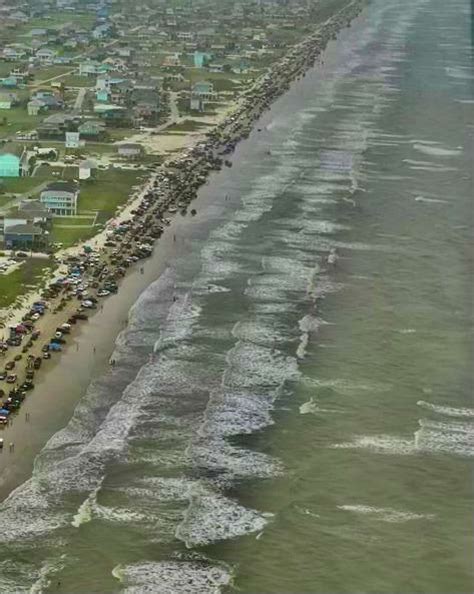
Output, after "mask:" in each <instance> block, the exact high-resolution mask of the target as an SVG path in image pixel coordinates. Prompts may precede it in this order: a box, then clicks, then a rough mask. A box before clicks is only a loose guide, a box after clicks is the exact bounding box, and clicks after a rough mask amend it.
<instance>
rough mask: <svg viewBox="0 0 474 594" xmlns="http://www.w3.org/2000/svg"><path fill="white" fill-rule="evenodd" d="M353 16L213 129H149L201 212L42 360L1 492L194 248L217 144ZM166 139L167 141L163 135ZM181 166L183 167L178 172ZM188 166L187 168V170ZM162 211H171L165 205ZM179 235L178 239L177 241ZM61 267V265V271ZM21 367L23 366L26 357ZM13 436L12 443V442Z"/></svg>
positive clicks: (8, 436)
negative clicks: (176, 261)
mask: <svg viewBox="0 0 474 594" xmlns="http://www.w3.org/2000/svg"><path fill="white" fill-rule="evenodd" d="M354 6H356V3H354ZM357 6H358V5H357ZM352 16H354V15H351V17H352ZM348 18H349V17H348V16H344V17H343V18H341V20H340V21H338V19H337V17H333V19H331V21H332V23H333V24H332V28H331V27H328V31H327V32H326V38H327V39H325V40H320V38H319V35H320V33H319V32H318V33H317V34H315V37H314V38H313V39H310V40H304V41H303V42H301V44H299V46H296V47H295V48H294V49H293V50H292V51H291V52H290V54H289V56H288V59H287V60H286V61H283V62H282V63H280V64H279V65H276V66H275V68H274V75H275V78H274V79H273V80H272V82H269V77H268V76H266V77H263V78H262V80H259V81H258V84H257V83H256V84H255V85H254V87H252V89H251V90H249V91H247V94H246V96H245V97H244V98H240V99H239V100H237V101H236V103H235V106H234V107H233V110H232V114H233V115H229V113H228V111H225V112H222V113H221V114H219V117H216V119H215V120H214V121H213V123H214V128H212V133H211V135H210V136H209V134H208V135H207V136H206V135H205V134H203V133H198V134H196V133H189V134H183V135H170V136H168V137H166V136H156V137H153V136H150V137H149V139H150V140H149V148H155V149H156V150H161V151H165V152H168V153H169V152H170V151H181V152H177V153H173V155H172V160H173V161H175V162H176V160H178V159H182V161H181V163H178V165H176V163H175V164H174V165H172V166H171V167H172V168H173V171H174V173H173V175H174V176H175V178H174V179H175V180H176V187H175V189H172V190H170V196H171V198H169V199H168V200H169V203H170V204H171V206H174V205H175V204H176V205H177V206H178V207H179V203H178V200H180V199H183V197H182V189H183V188H186V189H187V188H188V186H187V184H188V183H189V182H188V180H189V179H191V181H192V184H191V187H190V190H189V191H188V201H187V202H186V204H189V203H190V202H191V200H192V201H193V202H192V207H193V209H195V210H196V211H197V215H196V217H195V218H194V217H191V216H187V217H181V216H179V215H177V216H174V217H172V218H171V222H170V224H169V226H167V227H165V230H164V232H163V235H162V236H161V238H160V240H159V241H158V242H157V243H156V244H155V247H154V251H153V255H152V256H151V257H150V258H148V259H147V260H145V261H143V262H140V263H139V265H138V266H135V267H132V268H131V269H130V271H129V272H127V274H126V276H125V277H124V278H123V279H122V280H121V282H120V291H119V292H118V294H116V295H112V296H110V297H108V298H107V300H106V301H104V302H103V303H104V307H103V309H102V308H99V309H98V310H94V313H93V315H90V317H89V322H88V323H84V322H81V323H78V324H77V326H76V327H74V329H73V332H72V334H71V336H69V337H68V340H67V346H66V348H65V349H64V351H63V352H62V353H61V354H59V355H53V357H52V359H51V360H49V361H44V364H43V366H42V368H41V370H40V371H39V372H38V373H37V374H36V376H35V389H34V390H33V391H32V392H30V393H29V395H28V396H27V398H26V399H25V401H24V403H23V404H22V406H21V409H20V410H19V412H18V413H17V414H15V415H12V421H11V422H10V423H9V425H8V426H7V427H5V428H4V429H3V430H2V433H1V437H2V438H3V440H4V448H3V451H2V452H1V453H0V497H2V498H4V497H6V496H7V495H8V493H10V492H11V491H12V489H14V488H15V487H16V486H18V485H19V484H20V483H22V482H23V481H24V480H26V479H27V478H28V476H30V474H31V469H32V466H33V463H34V458H35V455H36V454H37V453H38V451H39V450H40V449H41V448H42V447H43V446H44V444H45V443H46V442H47V440H48V439H49V438H50V437H51V436H52V435H53V434H54V433H55V432H56V431H57V430H58V429H59V428H61V427H62V426H64V425H65V423H66V422H67V420H68V419H69V418H70V417H71V414H72V411H73V410H74V408H75V406H76V404H77V402H78V401H79V399H80V397H81V395H82V394H83V393H84V392H85V390H86V388H87V386H88V385H89V384H90V382H91V381H94V379H96V378H98V377H100V376H101V374H103V373H104V371H106V370H107V369H109V368H110V363H109V359H110V355H111V353H112V351H113V347H114V342H115V339H116V337H117V335H118V333H119V332H120V330H121V329H122V328H123V327H124V325H125V324H126V321H127V316H128V312H129V310H130V307H131V306H132V305H133V303H134V302H135V301H136V299H137V297H138V296H139V294H140V293H141V292H142V291H143V290H144V289H145V288H146V287H147V286H148V285H149V284H150V282H152V281H154V280H156V279H157V278H158V277H159V275H160V274H161V273H162V272H163V270H164V269H165V268H166V267H167V263H168V262H172V261H173V258H174V257H175V256H176V253H177V251H179V250H182V249H191V246H188V245H186V244H185V241H182V240H184V238H185V236H186V229H187V228H188V227H189V226H190V225H193V224H194V222H195V221H196V220H197V221H198V220H199V218H200V217H202V216H205V215H204V213H203V212H202V208H203V206H204V205H205V204H206V201H207V200H208V197H207V195H206V192H205V191H201V192H199V193H198V188H199V186H201V185H202V184H203V183H204V181H205V178H206V176H207V179H209V177H208V176H209V174H211V172H212V171H213V170H217V169H220V168H221V167H222V162H223V158H222V155H223V154H227V153H226V152H220V153H219V150H220V149H223V148H224V149H225V150H226V151H227V150H228V152H229V153H230V152H232V151H233V150H234V148H235V146H236V145H237V143H238V142H239V141H240V140H242V139H244V138H247V137H248V135H249V133H250V131H251V130H252V127H253V124H254V122H255V121H256V120H257V119H258V117H260V116H261V114H262V113H263V112H265V111H266V110H267V109H268V108H269V106H270V105H271V103H272V102H273V101H274V100H276V99H277V98H278V97H279V96H280V95H281V94H283V93H284V91H285V90H286V89H287V88H288V87H289V85H290V83H291V81H292V80H295V79H298V78H299V77H301V76H303V74H304V72H305V71H306V70H307V69H309V68H310V67H311V66H312V64H313V63H314V61H315V59H316V56H317V55H318V54H319V53H320V52H321V51H322V49H323V48H324V46H325V44H326V43H327V41H328V40H329V39H330V37H331V35H332V34H333V33H334V31H335V30H337V28H339V27H341V26H344V25H345V24H346V23H347V20H348ZM326 25H327V24H325V25H323V27H324V26H326ZM300 51H301V54H300V53H299V52H300ZM292 64H294V66H293V69H291V68H290V66H291V65H292ZM155 139H156V141H155ZM163 139H164V141H163ZM167 139H168V142H166V141H167ZM140 142H144V143H146V140H144V138H143V137H141V138H140ZM204 142H207V145H208V148H207V152H202V153H197V154H195V155H194V156H192V157H190V155H189V153H190V151H191V150H192V149H193V148H195V147H196V146H198V145H200V143H201V144H202V143H204ZM229 147H230V148H229ZM218 149H219V150H218ZM226 158H227V157H226ZM229 158H230V157H229ZM214 160H217V161H219V160H220V164H219V166H217V167H216V166H215V163H214ZM168 161H170V159H169V160H168ZM226 164H227V163H226ZM180 167H185V168H186V167H188V168H189V174H188V177H186V175H184V176H182V179H181V178H180V177H179V174H181V169H180ZM169 169H170V168H169V166H168V162H165V164H164V166H163V167H162V168H161V175H162V176H163V175H164V174H163V171H165V172H166V171H169ZM176 170H177V171H178V173H179V174H176V173H175V171H176ZM186 171H187V170H186V169H185V170H184V173H185V174H186ZM189 176H190V177H189ZM157 179H163V177H162V178H159V177H157V174H153V175H152V177H151V178H150V180H149V181H148V182H146V183H145V184H144V186H143V187H142V189H141V190H140V191H137V192H136V193H135V195H133V196H131V199H130V200H129V202H128V204H127V205H126V206H125V207H124V208H123V209H122V211H121V212H120V213H119V214H118V216H117V217H116V218H115V220H114V224H115V225H117V224H118V223H120V222H122V221H125V220H129V219H130V218H133V216H134V215H133V213H132V211H134V210H135V209H136V208H137V206H138V205H139V204H140V203H142V201H143V199H144V197H146V196H150V195H153V192H154V191H155V190H154V188H155V183H157ZM172 179H173V178H172ZM196 180H197V182H196ZM173 192H174V193H173ZM196 196H197V198H196ZM160 198H161V196H160ZM164 211H165V212H167V208H165V209H164ZM137 218H138V217H137ZM142 218H143V217H142ZM111 228H112V227H111V226H110V225H109V226H108V227H107V228H106V229H105V230H104V231H103V232H102V233H101V234H100V235H98V236H96V237H95V238H93V239H92V240H91V241H89V242H87V243H88V244H90V245H92V246H93V247H94V248H95V249H98V250H103V248H104V243H105V241H106V239H107V233H108V232H110V230H111ZM176 237H177V238H178V241H176ZM82 250H83V245H79V246H75V247H73V248H69V249H68V250H64V251H63V252H62V253H58V254H57V256H58V257H59V258H64V257H66V256H67V255H77V254H80V253H81V252H82ZM63 268H64V267H63ZM59 272H60V267H59V268H58V270H57V271H56V274H57V273H59ZM38 296H39V295H38V293H37V292H34V293H32V294H30V295H28V296H27V297H26V298H25V299H24V303H23V305H22V307H21V309H12V310H11V315H10V317H9V319H8V322H7V323H8V325H11V324H14V323H16V322H18V321H20V320H21V317H22V316H23V315H24V313H25V311H27V310H28V309H29V307H30V305H31V303H33V302H34V301H36V300H37V299H38ZM105 303H106V306H105ZM77 306H78V302H77V300H73V301H71V302H70V304H67V305H66V308H65V310H64V311H62V312H61V314H60V315H54V314H53V313H51V312H47V313H46V314H45V316H44V318H43V319H41V320H40V322H39V323H38V325H37V327H38V328H39V329H41V332H42V337H47V336H51V335H52V334H54V330H55V328H56V327H57V326H58V325H59V324H60V323H62V322H63V321H66V320H67V318H68V316H69V315H70V314H71V313H73V312H74V311H75V310H76V309H77ZM42 344H44V339H43V340H39V341H38V344H37V345H35V346H34V351H40V349H41V346H42ZM32 352H33V351H32ZM35 354H36V353H35ZM8 358H9V357H8ZM6 360H7V358H6V359H5V361H6ZM22 363H23V362H22ZM19 367H20V369H21V364H20V366H19ZM110 369H111V371H110V372H111V373H113V369H112V368H110ZM10 444H13V446H12V447H11V446H10Z"/></svg>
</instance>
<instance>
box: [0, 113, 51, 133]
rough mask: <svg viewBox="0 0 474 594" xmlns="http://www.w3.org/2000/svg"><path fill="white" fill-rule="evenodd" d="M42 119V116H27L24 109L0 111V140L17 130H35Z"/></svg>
mask: <svg viewBox="0 0 474 594" xmlns="http://www.w3.org/2000/svg"><path fill="white" fill-rule="evenodd" d="M3 118H5V123H3ZM42 118H44V115H41V116H29V115H28V112H27V111H26V108H25V107H14V108H12V109H0V138H1V137H5V136H11V135H13V134H15V133H16V132H18V131H19V130H23V131H27V130H32V129H34V128H36V126H37V124H38V123H39V122H40V121H41V120H42Z"/></svg>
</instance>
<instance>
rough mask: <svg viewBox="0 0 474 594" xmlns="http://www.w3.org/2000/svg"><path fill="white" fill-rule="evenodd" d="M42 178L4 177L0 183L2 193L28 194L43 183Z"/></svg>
mask: <svg viewBox="0 0 474 594" xmlns="http://www.w3.org/2000/svg"><path fill="white" fill-rule="evenodd" d="M42 181H44V180H42V179H41V178H40V177H4V178H3V180H2V181H1V182H0V191H3V192H5V193H6V194H8V193H10V194H27V193H28V192H30V191H31V190H33V189H34V188H36V186H39V185H40V184H41V183H42Z"/></svg>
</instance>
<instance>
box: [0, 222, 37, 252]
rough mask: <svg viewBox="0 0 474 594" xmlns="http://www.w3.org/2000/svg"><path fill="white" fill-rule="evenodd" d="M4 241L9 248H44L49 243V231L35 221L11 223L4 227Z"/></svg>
mask: <svg viewBox="0 0 474 594" xmlns="http://www.w3.org/2000/svg"><path fill="white" fill-rule="evenodd" d="M2 235H3V243H4V246H5V247H6V248H8V249H28V250H30V249H31V250H32V249H38V250H39V249H44V248H45V247H46V246H47V243H48V233H47V231H45V230H44V229H42V228H41V227H38V226H37V225H34V224H33V223H20V224H18V225H9V226H7V224H6V223H5V226H4V229H3V234H2Z"/></svg>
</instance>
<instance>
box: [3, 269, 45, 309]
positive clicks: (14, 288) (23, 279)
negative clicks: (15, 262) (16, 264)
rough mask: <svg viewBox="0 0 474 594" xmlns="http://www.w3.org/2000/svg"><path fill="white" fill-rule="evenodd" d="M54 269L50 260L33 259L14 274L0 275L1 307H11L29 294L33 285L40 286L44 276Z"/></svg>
mask: <svg viewBox="0 0 474 594" xmlns="http://www.w3.org/2000/svg"><path fill="white" fill-rule="evenodd" d="M52 268H53V263H52V262H50V261H49V260H46V259H39V258H31V259H28V260H26V261H25V262H24V263H23V264H22V265H21V266H20V268H18V269H17V270H14V271H13V272H12V273H10V274H7V275H0V307H1V308H3V307H8V306H9V305H11V304H12V303H13V302H14V301H15V299H16V298H17V297H19V296H20V295H25V294H26V293H28V292H29V291H30V288H31V286H32V285H37V286H40V285H41V284H42V280H43V278H44V275H45V274H46V273H47V272H48V271H49V270H51V269H52Z"/></svg>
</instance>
